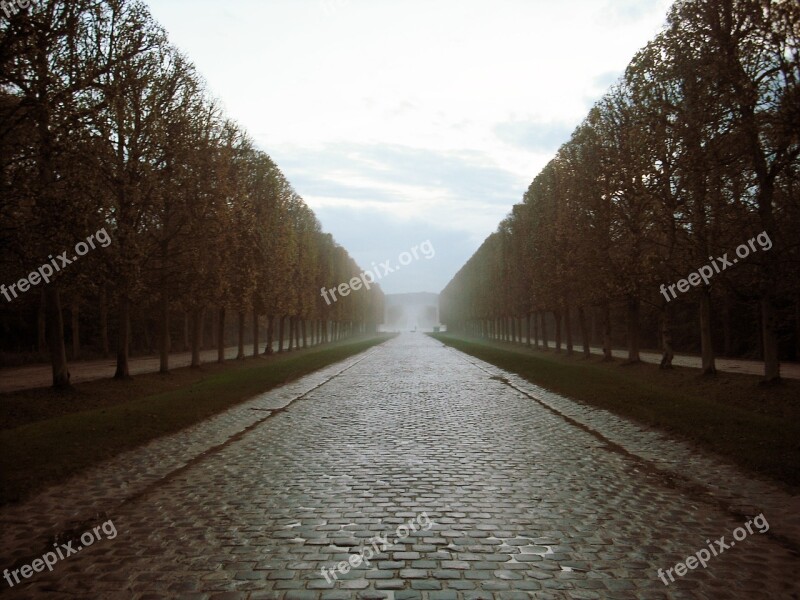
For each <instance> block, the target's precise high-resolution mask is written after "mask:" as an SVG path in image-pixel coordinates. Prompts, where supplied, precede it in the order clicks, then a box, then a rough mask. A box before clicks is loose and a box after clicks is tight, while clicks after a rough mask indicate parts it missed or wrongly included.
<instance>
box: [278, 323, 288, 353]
mask: <svg viewBox="0 0 800 600" xmlns="http://www.w3.org/2000/svg"><path fill="white" fill-rule="evenodd" d="M285 325H286V319H285V318H284V317H278V354H281V353H282V352H283V335H284V329H285Z"/></svg>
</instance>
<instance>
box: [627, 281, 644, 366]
mask: <svg viewBox="0 0 800 600" xmlns="http://www.w3.org/2000/svg"><path fill="white" fill-rule="evenodd" d="M639 312H640V302H639V298H638V297H636V296H628V362H629V363H638V362H641V360H642V358H641V356H640V355H639V339H640V324H639Z"/></svg>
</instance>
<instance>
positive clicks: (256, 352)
mask: <svg viewBox="0 0 800 600" xmlns="http://www.w3.org/2000/svg"><path fill="white" fill-rule="evenodd" d="M260 352H261V347H260V343H259V341H258V309H257V308H254V309H253V356H254V357H255V358H258V355H259V353H260Z"/></svg>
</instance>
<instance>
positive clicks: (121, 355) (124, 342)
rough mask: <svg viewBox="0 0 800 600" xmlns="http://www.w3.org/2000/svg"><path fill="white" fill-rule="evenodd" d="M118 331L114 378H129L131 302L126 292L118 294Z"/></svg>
mask: <svg viewBox="0 0 800 600" xmlns="http://www.w3.org/2000/svg"><path fill="white" fill-rule="evenodd" d="M118 312H119V331H118V333H117V371H116V373H114V379H130V378H131V373H130V365H129V364H128V353H129V351H130V350H129V349H130V343H131V302H130V299H129V298H128V295H127V294H126V293H124V292H123V293H121V294H120V295H119V307H118Z"/></svg>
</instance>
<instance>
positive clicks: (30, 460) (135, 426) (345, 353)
mask: <svg viewBox="0 0 800 600" xmlns="http://www.w3.org/2000/svg"><path fill="white" fill-rule="evenodd" d="M387 339H388V336H375V337H370V338H368V339H359V340H357V341H345V342H341V343H338V344H335V345H329V346H322V347H319V348H313V349H311V350H305V351H302V352H297V353H292V354H282V355H277V356H274V357H271V358H269V359H255V360H249V361H244V362H237V361H229V362H228V363H226V364H225V365H224V366H223V367H222V368H221V369H215V370H214V372H212V373H210V374H207V376H203V377H201V378H199V379H197V380H196V381H194V382H193V383H191V384H189V385H183V386H181V387H178V388H177V389H171V390H169V391H165V392H160V393H156V394H149V393H148V392H147V389H148V387H147V386H145V387H144V388H143V390H144V391H143V392H142V393H141V394H140V395H139V396H138V397H137V396H136V395H135V394H134V396H133V397H128V398H126V399H125V401H123V402H121V403H118V404H112V405H108V406H104V407H102V408H94V409H91V410H86V411H77V412H76V411H73V412H68V413H66V414H60V415H58V416H55V417H53V418H46V419H41V420H37V421H35V422H31V423H27V424H25V425H22V426H20V427H15V428H12V429H5V430H2V431H0V505H3V504H8V503H10V502H18V501H20V500H24V499H25V498H27V497H29V496H31V495H32V494H33V493H35V492H36V491H38V490H41V489H42V488H44V487H45V486H47V485H50V484H54V483H58V482H60V481H64V480H65V479H67V478H68V477H70V476H72V475H74V474H76V473H78V472H80V471H82V470H84V469H87V468H89V467H92V466H94V465H96V464H98V463H100V462H102V461H105V460H108V459H110V458H112V457H114V456H116V455H117V454H119V453H121V452H124V451H126V450H130V449H133V448H136V447H138V446H142V445H143V444H146V443H147V442H150V441H151V440H153V439H155V438H158V437H161V436H164V435H168V434H172V433H175V432H178V431H180V430H182V429H184V428H186V427H189V426H191V425H194V424H195V423H198V422H200V421H203V420H204V419H207V418H209V417H211V416H213V415H215V414H218V413H220V412H222V411H224V410H226V409H228V408H230V407H232V406H234V405H236V404H238V403H240V402H243V401H245V400H248V399H250V398H252V397H254V396H256V395H257V394H260V393H263V392H265V391H268V390H270V389H273V388H275V387H277V386H279V385H282V384H284V383H287V382H289V381H292V380H295V379H298V378H300V377H302V376H303V375H307V374H309V373H312V372H314V371H317V370H319V369H321V368H323V367H326V366H328V365H330V364H333V363H336V362H339V361H341V360H344V359H346V358H348V357H350V356H353V355H355V354H358V353H360V352H363V351H365V350H367V349H369V348H371V347H373V346H375V345H377V344H380V343H382V342H385V341H386V340H387ZM154 377H155V376H154ZM92 383H94V382H91V383H87V384H83V385H85V386H87V387H91V385H92ZM97 385H98V386H102V388H103V389H108V387H107V386H109V385H119V386H124V385H126V384H125V383H119V382H113V384H112V383H110V382H98V383H97ZM79 387H80V386H79ZM53 393H55V392H53ZM127 395H128V396H130V395H131V394H130V393H129V394H127ZM22 396H24V394H14V395H13V400H14V402H19V401H20V397H22ZM31 397H32V398H34V399H35V398H37V397H38V398H41V397H42V393H41V392H40V391H33V392H32V393H31ZM33 401H35V400H33ZM1 406H2V400H0V407H1Z"/></svg>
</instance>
